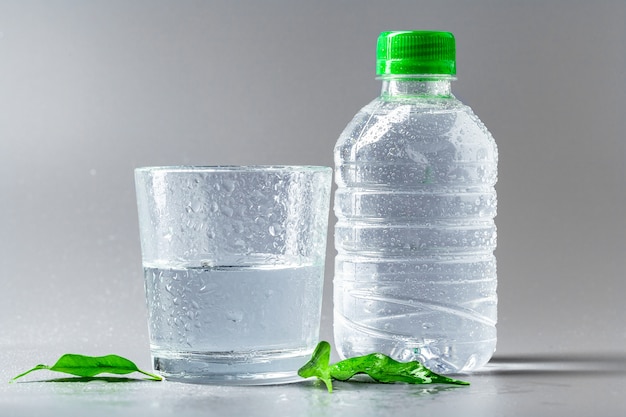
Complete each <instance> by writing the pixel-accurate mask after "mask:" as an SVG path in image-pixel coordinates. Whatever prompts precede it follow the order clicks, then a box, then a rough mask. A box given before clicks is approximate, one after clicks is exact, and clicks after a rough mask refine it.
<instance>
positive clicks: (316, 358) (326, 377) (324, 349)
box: [298, 340, 333, 392]
mask: <svg viewBox="0 0 626 417" xmlns="http://www.w3.org/2000/svg"><path fill="white" fill-rule="evenodd" d="M329 362H330V344H329V343H328V342H326V341H324V340H322V341H321V342H319V343H318V344H317V347H316V348H315V351H314V352H313V355H312V356H311V360H309V361H308V362H307V363H306V364H305V365H304V366H303V367H302V368H300V369H298V375H300V376H301V377H302V378H310V377H312V376H315V377H317V378H319V379H321V380H322V381H324V384H326V388H327V389H328V392H333V383H332V381H331V379H330V366H329Z"/></svg>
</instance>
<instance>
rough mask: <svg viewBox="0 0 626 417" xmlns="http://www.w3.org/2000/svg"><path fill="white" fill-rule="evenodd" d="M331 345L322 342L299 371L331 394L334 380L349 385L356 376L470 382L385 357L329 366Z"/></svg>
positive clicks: (413, 381)
mask: <svg viewBox="0 0 626 417" xmlns="http://www.w3.org/2000/svg"><path fill="white" fill-rule="evenodd" d="M329 362H330V344H329V343H328V342H326V341H321V342H320V343H319V344H318V345H317V347H316V348H315V351H314V352H313V356H312V357H311V360H310V361H309V362H307V363H306V364H305V365H304V366H303V367H302V368H300V369H299V370H298V375H300V376H301V377H303V378H309V377H312V376H314V377H317V378H319V379H321V380H322V381H324V383H325V384H326V387H327V388H328V392H332V379H337V380H339V381H347V380H348V379H350V378H352V377H353V376H354V375H357V374H367V375H369V376H370V377H371V378H372V379H374V380H375V381H377V382H382V383H392V382H405V383H408V384H456V385H469V382H465V381H460V380H458V379H453V378H449V377H447V376H443V375H439V374H436V373H434V372H432V371H431V370H430V369H428V368H426V367H425V366H424V365H422V364H421V363H419V362H417V361H412V362H398V361H396V360H394V359H392V358H390V357H389V356H387V355H383V354H382V353H371V354H369V355H365V356H357V357H355V358H349V359H344V360H342V361H339V362H337V363H335V364H334V365H329Z"/></svg>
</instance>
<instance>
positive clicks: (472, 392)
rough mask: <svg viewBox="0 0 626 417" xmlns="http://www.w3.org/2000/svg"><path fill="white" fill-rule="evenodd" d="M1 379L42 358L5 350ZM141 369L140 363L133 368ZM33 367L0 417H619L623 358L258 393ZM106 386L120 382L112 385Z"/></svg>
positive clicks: (8, 395) (624, 401) (11, 387)
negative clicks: (433, 379) (77, 375)
mask: <svg viewBox="0 0 626 417" xmlns="http://www.w3.org/2000/svg"><path fill="white" fill-rule="evenodd" d="M2 356H3V362H5V363H8V364H9V365H8V366H4V367H2V369H0V379H2V380H4V381H8V380H9V379H10V378H11V377H13V376H15V375H16V374H18V373H20V372H22V371H24V370H26V369H29V368H31V367H32V366H34V365H35V364H37V363H39V361H41V358H40V357H36V355H35V354H34V353H32V352H28V351H26V352H24V351H21V350H19V349H12V348H11V347H7V346H4V349H3V352H2ZM138 365H139V367H140V368H141V367H142V365H143V364H138ZM60 375H61V374H55V373H51V372H49V371H38V372H37V373H32V374H30V375H28V377H25V378H24V379H23V380H21V381H22V382H19V383H12V384H9V383H2V384H0V387H1V388H0V416H15V417H18V416H61V415H62V416H74V415H76V416H100V415H102V416H109V415H115V416H138V415H150V416H155V417H156V416H172V415H175V416H177V417H185V416H267V415H272V416H329V415H345V416H352V415H355V416H356V415H358V416H383V415H384V416H394V417H397V416H416V415H420V416H426V415H429V416H524V417H529V416H535V417H536V416H591V415H601V416H604V417H610V416H616V417H617V416H622V417H623V416H626V355H623V356H621V355H604V356H598V355H597V354H596V355H594V356H593V357H591V356H586V355H580V354H577V355H569V356H568V355H564V354H561V355H558V356H556V355H555V356H540V355H510V356H495V357H494V358H493V359H492V361H491V362H490V363H489V364H488V365H487V366H486V367H485V368H483V369H482V370H480V371H478V372H476V373H474V374H471V375H465V376H464V377H463V379H465V380H467V381H469V382H470V383H471V385H470V386H447V385H405V384H374V383H369V382H366V381H360V382H335V383H334V388H335V389H334V391H333V393H332V394H329V393H328V392H327V391H326V389H325V388H324V386H323V385H321V384H320V383H317V382H315V381H312V380H306V381H303V382H301V383H296V384H289V385H275V386H259V387H229V386H211V385H192V384H182V383H176V382H167V381H166V382H150V381H143V380H141V379H134V378H135V377H137V378H139V377H140V376H141V375H139V376H137V375H133V376H132V378H131V379H130V380H123V379H122V380H121V381H123V382H113V380H110V379H96V380H92V381H89V382H72V383H67V382H50V381H49V380H50V379H53V378H58V377H59V376H60ZM114 381H120V380H118V379H115V380H114Z"/></svg>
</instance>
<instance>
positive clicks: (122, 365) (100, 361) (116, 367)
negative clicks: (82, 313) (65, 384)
mask: <svg viewBox="0 0 626 417" xmlns="http://www.w3.org/2000/svg"><path fill="white" fill-rule="evenodd" d="M41 369H47V370H49V371H56V372H63V373H66V374H70V375H76V376H80V377H93V376H95V375H99V374H102V373H109V374H118V375H125V374H130V373H132V372H139V373H142V374H144V375H147V376H148V377H149V379H151V380H155V381H161V380H162V379H163V378H162V377H160V376H158V375H154V374H151V373H149V372H146V371H142V370H141V369H139V368H137V365H135V364H134V363H133V362H131V361H130V360H128V359H126V358H123V357H121V356H118V355H107V356H85V355H77V354H73V353H68V354H65V355H63V356H61V357H60V358H59V360H58V361H57V362H56V363H55V364H54V365H52V366H48V365H41V364H40V365H37V366H35V367H34V368H32V369H29V370H28V371H26V372H24V373H22V374H19V375H18V376H16V377H14V378H13V379H11V381H10V382H13V381H15V380H16V379H18V378H21V377H23V376H24V375H27V374H29V373H31V372H33V371H37V370H41Z"/></svg>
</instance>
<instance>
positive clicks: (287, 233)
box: [135, 166, 332, 385]
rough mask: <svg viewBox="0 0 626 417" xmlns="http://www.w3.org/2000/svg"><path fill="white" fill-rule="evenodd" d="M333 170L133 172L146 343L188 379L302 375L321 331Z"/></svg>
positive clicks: (248, 381)
mask: <svg viewBox="0 0 626 417" xmlns="http://www.w3.org/2000/svg"><path fill="white" fill-rule="evenodd" d="M331 175H332V170H331V168H329V167H317V166H214V167H198V166H180V167H147V168H137V169H136V170H135V183H136V190H137V206H138V212H139V229H140V237H141V249H142V260H143V269H144V276H145V289H146V298H147V305H148V312H149V316H148V322H149V323H148V324H149V333H150V348H151V353H152V358H153V362H154V367H155V369H156V370H157V371H158V372H159V373H161V374H162V375H163V376H165V377H166V378H167V379H170V380H176V381H181V382H194V383H217V384H230V385H261V384H277V383H287V382H293V381H297V380H298V379H299V378H298V376H297V373H296V372H297V370H298V368H299V367H301V366H302V365H304V364H305V363H306V361H307V360H308V358H309V357H310V355H311V353H312V351H313V349H314V348H315V345H316V343H317V342H318V337H319V324H320V314H321V303H322V287H323V281H324V279H323V275H324V259H325V254H326V233H327V226H328V216H329V201H330V186H331Z"/></svg>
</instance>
